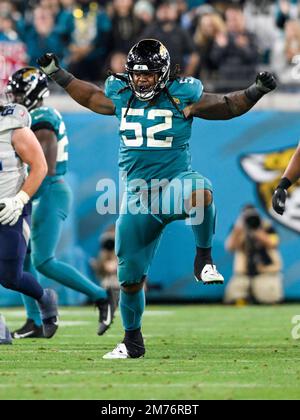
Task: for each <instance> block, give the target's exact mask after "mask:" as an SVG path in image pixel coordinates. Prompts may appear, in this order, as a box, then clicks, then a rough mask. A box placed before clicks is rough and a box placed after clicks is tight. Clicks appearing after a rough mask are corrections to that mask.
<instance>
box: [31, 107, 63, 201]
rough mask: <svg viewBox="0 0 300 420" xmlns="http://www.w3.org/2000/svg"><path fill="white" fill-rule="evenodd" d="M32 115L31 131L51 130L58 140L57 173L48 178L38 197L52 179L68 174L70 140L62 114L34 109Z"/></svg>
mask: <svg viewBox="0 0 300 420" xmlns="http://www.w3.org/2000/svg"><path fill="white" fill-rule="evenodd" d="M30 115H31V119H32V124H31V129H32V130H33V131H37V130H40V129H47V130H51V131H53V132H54V133H55V135H56V138H57V159H56V173H55V175H54V176H51V177H49V176H47V177H46V179H45V180H44V182H43V184H42V185H41V187H40V189H39V191H38V192H37V194H36V195H35V197H38V196H39V195H40V194H41V192H42V191H43V187H44V186H45V185H47V184H48V183H49V182H51V179H53V178H54V177H57V176H63V175H65V173H66V172H67V168H68V158H69V155H68V145H69V140H68V136H67V130H66V126H65V123H64V121H63V119H62V116H61V114H60V113H59V112H58V111H57V110H56V109H53V108H48V107H40V108H36V109H33V110H32V111H31V112H30Z"/></svg>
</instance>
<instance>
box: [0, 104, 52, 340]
mask: <svg viewBox="0 0 300 420" xmlns="http://www.w3.org/2000/svg"><path fill="white" fill-rule="evenodd" d="M30 123H31V121H30V115H29V113H28V111H27V110H26V108H25V107H23V106H21V105H17V104H10V105H7V106H0V284H1V285H2V286H3V287H5V288H7V289H11V290H15V291H18V292H21V293H23V294H25V295H27V296H30V297H32V298H34V299H36V300H37V302H38V303H39V308H40V311H41V315H42V319H43V329H44V335H45V337H47V338H50V337H52V336H53V335H54V334H55V332H56V330H57V328H58V322H57V321H58V313H57V298H56V294H55V293H54V291H52V290H50V289H45V290H43V289H42V287H41V286H40V284H39V283H38V282H37V280H36V279H35V278H34V277H33V276H32V274H30V273H26V272H24V271H23V264H24V259H25V256H26V251H27V245H28V241H29V237H30V214H31V204H30V199H31V197H32V196H33V195H34V194H35V192H36V191H37V190H38V188H39V186H40V185H41V183H42V181H43V179H44V178H45V176H46V174H47V170H48V168H47V163H46V160H45V157H44V154H43V151H42V148H41V146H40V144H39V142H38V140H37V138H36V137H35V135H34V134H33V132H32V131H31V130H30V128H29V127H30ZM27 165H29V167H30V174H29V175H28V176H27Z"/></svg>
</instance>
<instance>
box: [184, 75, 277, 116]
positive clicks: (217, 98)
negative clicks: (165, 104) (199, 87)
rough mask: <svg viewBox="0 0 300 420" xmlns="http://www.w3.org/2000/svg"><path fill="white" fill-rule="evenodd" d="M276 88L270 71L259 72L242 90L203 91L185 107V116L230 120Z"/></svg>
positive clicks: (243, 112)
mask: <svg viewBox="0 0 300 420" xmlns="http://www.w3.org/2000/svg"><path fill="white" fill-rule="evenodd" d="M274 89H276V80H275V78H274V76H273V75H272V74H271V73H268V72H264V73H259V74H258V75H257V78H256V82H255V83H254V84H253V85H251V86H250V87H249V88H248V89H246V90H244V91H237V92H232V93H228V94H225V95H218V94H210V93H204V94H203V95H202V98H201V100H200V101H199V102H196V103H194V104H192V105H190V106H188V107H186V108H185V110H184V114H185V116H186V117H187V118H191V117H199V118H203V119H206V120H230V119H232V118H235V117H239V116H240V115H243V114H245V113H246V112H248V111H250V109H251V108H253V107H254V105H255V104H256V103H257V102H258V101H259V100H260V99H261V98H262V97H263V96H264V95H266V94H267V93H269V92H271V91H272V90H274Z"/></svg>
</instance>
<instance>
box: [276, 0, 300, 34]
mask: <svg viewBox="0 0 300 420" xmlns="http://www.w3.org/2000/svg"><path fill="white" fill-rule="evenodd" d="M298 17H299V1H298V0H277V13H276V25H277V26H278V28H280V29H284V28H285V24H286V22H287V21H288V20H290V19H292V20H294V19H297V18H298Z"/></svg>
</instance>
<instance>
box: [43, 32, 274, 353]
mask: <svg viewBox="0 0 300 420" xmlns="http://www.w3.org/2000/svg"><path fill="white" fill-rule="evenodd" d="M38 63H39V65H40V67H41V68H42V70H43V71H44V72H45V73H46V74H47V75H49V76H50V77H51V78H52V79H53V80H54V81H56V82H57V83H58V84H59V85H60V86H62V87H63V88H64V89H65V90H66V91H67V92H68V94H69V95H70V96H71V97H72V98H73V99H74V100H75V101H76V102H78V103H79V104H81V105H83V106H85V107H86V108H89V109H90V110H92V111H94V112H96V113H99V114H104V115H115V116H117V118H118V119H119V121H120V137H121V143H120V161H119V165H120V169H121V170H122V172H126V176H127V181H128V184H127V193H126V194H125V200H126V201H125V203H124V206H125V207H126V206H127V207H128V209H129V210H130V209H131V208H132V209H133V211H127V212H126V211H121V214H120V217H119V219H118V221H117V227H116V252H117V255H118V260H119V269H118V278H119V282H120V286H121V293H120V312H121V316H122V321H123V326H124V330H125V337H124V340H123V342H122V343H121V344H119V345H117V347H116V348H115V349H114V350H113V351H111V352H110V353H107V354H106V355H105V356H104V358H105V359H126V358H139V357H142V356H144V354H145V346H144V341H143V336H142V332H141V323H142V315H143V312H144V308H145V294H144V281H145V276H146V274H147V271H148V268H149V265H150V263H151V261H152V259H153V256H154V254H155V251H156V248H157V244H158V241H159V238H160V236H161V234H162V232H163V230H164V228H165V226H166V225H167V224H168V223H170V222H172V221H173V220H178V219H183V218H187V217H189V216H190V215H191V212H193V211H195V210H197V207H198V206H202V207H204V210H203V211H204V220H203V223H196V224H193V225H192V228H193V232H194V235H195V242H196V257H195V264H194V269H195V270H194V272H195V278H196V280H197V281H199V282H203V283H204V284H215V283H219V284H222V283H223V282H224V279H223V277H222V275H221V274H220V273H219V272H218V270H217V268H216V266H215V265H214V263H213V260H212V255H211V250H212V239H213V235H214V230H215V215H216V210H215V205H214V200H213V190H212V185H211V183H210V181H209V180H208V179H206V178H204V177H203V176H202V175H200V174H199V173H197V172H195V171H193V170H192V167H191V157H190V153H189V139H190V134H191V126H192V122H193V117H199V118H204V119H208V120H229V119H231V118H234V117H238V116H240V115H243V114H245V113H246V112H248V111H249V110H250V109H251V108H252V107H253V106H254V105H255V104H256V103H257V102H258V101H259V100H260V99H261V98H262V97H263V96H264V95H265V94H267V93H269V92H271V91H272V90H274V89H275V88H276V81H275V79H274V77H273V75H272V74H270V73H260V74H258V76H257V79H256V82H255V83H254V84H253V85H251V86H250V87H249V88H247V89H246V90H244V91H238V92H233V93H230V94H225V95H218V94H209V93H205V92H204V91H203V86H202V83H201V82H200V80H197V79H194V78H180V77H177V76H176V74H174V75H171V74H170V56H169V53H168V51H167V49H166V48H165V47H164V45H163V44H162V43H161V42H159V41H157V40H153V39H150V40H149V39H146V40H142V41H140V42H139V43H138V44H136V45H135V46H134V47H133V48H132V49H131V51H130V52H129V54H128V58H127V64H126V73H124V74H114V75H112V76H111V77H109V78H108V80H107V81H106V84H105V91H103V90H101V89H100V88H98V87H96V86H94V85H93V84H90V83H87V82H84V81H82V80H78V79H76V78H75V77H74V76H73V75H72V74H70V73H68V72H66V71H65V70H64V69H62V68H61V67H60V66H59V62H58V59H57V57H56V56H55V55H54V54H51V53H48V54H45V55H44V56H42V57H41V58H40V59H39V60H38ZM141 179H142V180H143V181H145V184H144V185H146V190H147V189H149V188H150V187H149V183H150V186H152V184H153V183H152V181H153V180H155V181H157V180H162V179H165V180H168V181H170V182H171V183H172V182H173V181H174V180H179V182H182V181H184V180H191V181H192V182H191V183H189V185H190V187H189V188H187V190H185V191H183V194H182V198H181V200H182V201H185V203H186V202H187V203H188V206H187V207H186V206H185V207H184V210H183V211H182V213H181V214H180V212H179V213H177V212H175V211H173V210H171V211H170V212H169V213H167V212H163V211H161V209H159V211H155V212H154V211H153V212H152V206H151V208H150V209H148V210H149V211H148V212H145V211H140V212H136V211H134V210H136V209H137V208H139V207H140V208H143V209H144V208H145V201H144V200H143V191H144V190H143V188H137V189H135V188H131V186H132V185H133V184H132V182H134V181H135V180H141ZM166 185H167V184H166ZM169 185H171V184H169ZM199 185H200V187H199ZM166 188H169V187H168V186H166ZM162 194H164V191H163V192H162ZM199 197H200V199H199ZM201 198H202V200H201ZM147 203H148V202H147ZM146 207H147V205H146Z"/></svg>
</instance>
